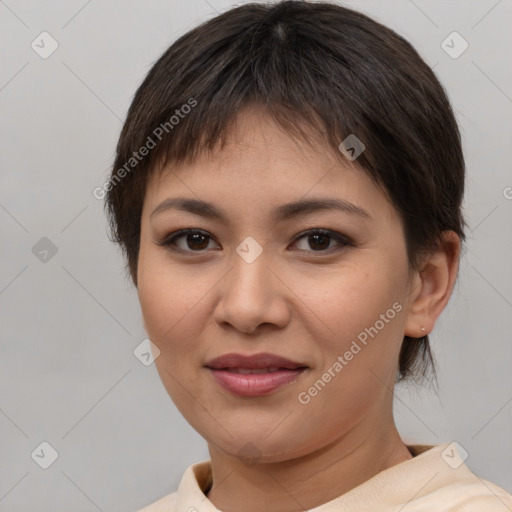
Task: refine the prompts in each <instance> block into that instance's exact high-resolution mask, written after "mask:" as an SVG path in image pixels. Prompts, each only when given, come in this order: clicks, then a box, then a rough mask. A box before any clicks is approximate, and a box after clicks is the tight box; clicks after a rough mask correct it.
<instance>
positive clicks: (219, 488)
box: [107, 1, 512, 512]
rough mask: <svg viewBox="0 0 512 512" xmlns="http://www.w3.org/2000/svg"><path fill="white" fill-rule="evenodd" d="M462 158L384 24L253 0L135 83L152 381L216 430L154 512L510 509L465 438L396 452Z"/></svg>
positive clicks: (452, 274) (457, 217)
mask: <svg viewBox="0 0 512 512" xmlns="http://www.w3.org/2000/svg"><path fill="white" fill-rule="evenodd" d="M463 193H464V159H463V155H462V150H461V143H460V135H459V131H458V127H457V124H456V121H455V119H454V116H453V112H452V110H451V107H450V104H449V102H448V99H447V97H446V95H445V92H444V90H443V88H442V86H441V85H440V83H439V82H438V80H437V79H436V77H435V76H434V74H433V73H432V71H431V70H430V68H429V67H428V66H427V65H426V64H425V63H424V62H423V61H422V59H421V58H420V57H419V55H418V54H417V53H416V51H415V50H414V49H413V48H412V47H411V46H410V45H409V44H408V43H407V42H406V41H405V40H404V39H402V38H401V37H400V36H398V35H397V34H396V33H394V32H393V31H392V30H390V29H388V28H386V27H384V26H382V25H380V24H378V23H376V22H375V21H373V20H371V19H370V18H368V17H366V16H364V15H362V14H360V13H357V12H354V11H352V10H349V9H346V8H342V7H340V6H337V5H335V4H329V3H311V4H309V3H305V2H296V1H285V2H280V3H277V4H274V5H262V4H246V5H244V6H242V7H238V8H235V9H232V10H230V11H227V12H225V13H223V14H221V15H219V16H217V17H216V18H214V19H212V20H210V21H208V22H206V23H205V24H203V25H201V26H199V27H197V28H195V29H194V30H192V31H190V32H188V33H187V34H185V35H184V36H182V37H181V38H180V39H178V40H177V41H176V42H175V43H174V44H173V45H172V46H171V47H170V48H169V49H168V50H167V51H166V52H165V53H164V55H163V56H162V57H161V58H160V59H159V60H158V61H157V62H156V63H155V65H154V66H153V68H152V69H151V70H150V72H149V74H148V76H147V77H146V79H145V80H144V82H143V84H142V85H141V86H140V88H139V89H138V91H137V93H136V95H135V98H134V100H133V103H132V105H131V107H130V110H129V113H128V116H127V119H126V123H125V126H124V128H123V131H122V133H121V136H120V140H119V143H118V147H117V155H116V161H115V164H114V168H113V171H112V176H111V179H110V183H109V185H108V190H107V207H108V213H109V215H110V222H111V229H112V233H113V237H114V240H115V241H116V242H118V243H119V244H120V245H121V247H122V248H123V250H124V252H125V254H126V257H127V268H128V270H129V272H130V276H131V278H132V280H133V283H134V284H135V286H136V287H137V291H138V296H139V300H140V303H141V309H142V314H143V318H144V324H145V328H146V331H147V333H148V335H149V337H150V339H151V340H152V343H153V345H152V348H153V354H154V357H155V363H156V365H157V369H158V372H159V375H160V377H161V379H162V382H163V384H164V386H165V388H166V389H167V391H168V393H169V395H170V396H171V398H172V400H173V401H174V403H175V404H176V406H177V407H178V409H179V410H180V411H181V413H182V414H183V416H184V417H185V418H186V419H187V421H188V422H189V423H190V424H191V425H192V427H193V428H194V429H196V430H197V432H199V434H200V435H201V436H203V437H204V438H205V440H206V441H207V443H208V448H209V453H210V457H211V460H209V461H204V462H201V463H198V464H195V465H193V466H191V467H189V468H188V469H187V471H186V472H185V474H184V476H183V479H182V481H181V483H180V486H179V488H178V490H177V492H176V493H172V494H169V495H168V496H165V497H164V498H162V499H161V500H159V501H157V502H156V503H153V504H152V505H150V506H148V507H146V508H144V509H143V510H144V512H157V511H162V512H163V511H166V512H171V511H180V512H181V511H215V510H223V511H234V510H243V511H255V512H256V511H265V512H274V511H275V512H278V511H279V512H282V511H289V512H294V511H299V510H315V512H320V511H322V512H324V511H325V512H327V511H331V510H346V511H349V510H350V511H368V512H369V511H375V512H376V511H379V512H383V511H386V510H388V511H398V510H402V509H403V510H407V511H413V510H414V511H420V510H422V511H423V510H443V511H444V510H452V511H455V510H456V511H478V512H481V511H482V510H485V511H486V512H489V511H498V510H507V507H508V509H512V496H511V495H509V494H508V493H507V492H506V491H505V490H503V489H501V488H499V487H498V486H496V485H494V484H492V483H490V482H487V481H484V480H481V479H480V478H478V477H477V476H476V475H474V474H473V473H472V472H471V471H470V470H469V469H468V467H467V466H466V465H465V464H464V453H463V452H462V451H461V450H460V449H459V447H458V445H457V444H454V443H450V442H446V443H444V444H441V445H438V446H426V445H406V444H405V443H404V442H403V441H402V440H401V438H400V435H399V433H398V431H397V429H396V426H395V422H394V419H393V412H392V404H393V389H394V385H395V383H396V382H398V381H401V380H404V379H412V378H420V377H421V376H424V375H426V373H427V370H428V369H429V367H430V366H431V365H432V358H431V353H430V348H429V341H428V334H429V333H430V332H431V331H432V330H433V328H434V325H435V323H436V320H437V318H438V317H439V315H440V314H441V312H442V311H443V309H444V307H445V306H446V304H447V302H448V300H449V298H450V295H451V292H452V290H453V286H454V283H455V280H456V276H457V271H458V265H459V258H460V251H461V244H462V243H463V241H464V238H465V237H464V227H465V222H464V219H463V216H462V212H461V203H462V198H463Z"/></svg>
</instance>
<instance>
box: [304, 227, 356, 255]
mask: <svg viewBox="0 0 512 512" xmlns="http://www.w3.org/2000/svg"><path fill="white" fill-rule="evenodd" d="M302 239H305V240H306V243H305V244H303V247H299V250H300V251H306V252H332V249H334V251H337V250H340V249H343V248H344V247H345V246H347V245H351V243H350V240H349V239H348V238H346V237H344V236H343V235H340V234H339V233H335V232H333V231H329V230H323V229H315V230H312V231H308V232H306V233H303V234H302V235H301V236H299V237H298V238H296V239H295V243H296V244H297V242H298V241H299V240H302ZM332 242H336V243H335V244H334V245H331V243H332ZM336 246H337V247H336ZM308 247H309V249H308ZM311 249H312V250H311Z"/></svg>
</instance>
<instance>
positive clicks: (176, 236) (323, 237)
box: [156, 228, 352, 253]
mask: <svg viewBox="0 0 512 512" xmlns="http://www.w3.org/2000/svg"><path fill="white" fill-rule="evenodd" d="M302 239H305V243H303V246H305V245H309V247H311V248H312V249H313V250H309V249H307V248H305V247H299V248H298V249H297V250H299V251H302V252H324V253H332V252H336V251H340V250H342V249H343V248H344V247H345V246H349V245H352V243H351V241H350V240H349V239H348V238H347V237H345V236H343V235H341V234H339V233H336V232H334V231H330V230H327V229H311V230H309V231H306V232H303V233H300V235H299V236H297V237H296V238H295V240H294V242H293V243H294V244H295V245H297V242H298V241H300V240H302ZM212 240H213V239H212V237H211V236H210V235H209V234H208V233H206V232H204V231H201V230H199V229H192V228H187V229H180V230H179V231H176V232H174V233H171V234H170V235H169V236H167V237H166V238H164V239H163V240H161V241H159V242H156V243H157V245H160V246H164V247H167V248H168V249H169V250H171V251H175V252H185V253H186V252H189V253H190V252H196V253H201V252H203V251H206V250H208V249H209V247H208V245H209V241H212ZM180 241H181V242H180ZM333 241H334V242H336V243H337V244H335V245H334V246H332V245H331V244H332V242H333ZM336 245H337V247H336ZM210 249H211V247H210Z"/></svg>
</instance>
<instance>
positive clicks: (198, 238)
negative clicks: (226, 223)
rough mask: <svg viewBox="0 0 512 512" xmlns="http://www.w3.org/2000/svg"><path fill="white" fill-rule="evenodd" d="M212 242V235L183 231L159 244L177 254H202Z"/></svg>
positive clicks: (195, 230) (191, 230)
mask: <svg viewBox="0 0 512 512" xmlns="http://www.w3.org/2000/svg"><path fill="white" fill-rule="evenodd" d="M210 240H211V237H210V235H208V234H207V233H204V232H202V231H199V230H197V229H182V230H180V231H177V232H175V233H172V234H171V235H170V236H168V237H166V238H165V239H164V240H162V241H161V242H158V243H157V244H158V245H161V246H164V247H168V248H169V249H170V250H173V251H177V252H201V251H204V250H206V249H207V248H208V244H209V242H210Z"/></svg>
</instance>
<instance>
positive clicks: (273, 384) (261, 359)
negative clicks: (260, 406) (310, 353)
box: [205, 353, 307, 396]
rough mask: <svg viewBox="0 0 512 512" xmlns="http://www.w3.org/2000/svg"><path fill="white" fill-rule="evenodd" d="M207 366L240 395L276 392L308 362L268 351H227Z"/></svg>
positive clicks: (294, 377) (225, 385)
mask: <svg viewBox="0 0 512 512" xmlns="http://www.w3.org/2000/svg"><path fill="white" fill-rule="evenodd" d="M205 366H206V368H208V369H209V371H210V372H211V374H212V375H213V377H214V378H215V380H216V381H217V382H218V383H219V384H220V385H221V386H222V387H223V388H224V389H226V390H227V391H230V392H231V393H234V394H236V395H240V396H259V395H267V394H269V393H272V392H273V391H275V390H276V389H278V388H280V387H281V386H284V385H285V384H288V383H289V382H292V381H294V380H295V379H296V378H297V377H298V376H299V375H300V374H301V373H302V372H304V370H306V369H307V366H306V365H304V364H301V363H297V362H295V361H291V360H290V359H286V358H284V357H281V356H277V355H274V354H268V353H261V354H255V355H251V356H244V355H242V354H234V353H231V354H225V355H223V356H220V357H217V358H215V359H213V360H211V361H209V362H208V363H206V365H205Z"/></svg>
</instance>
